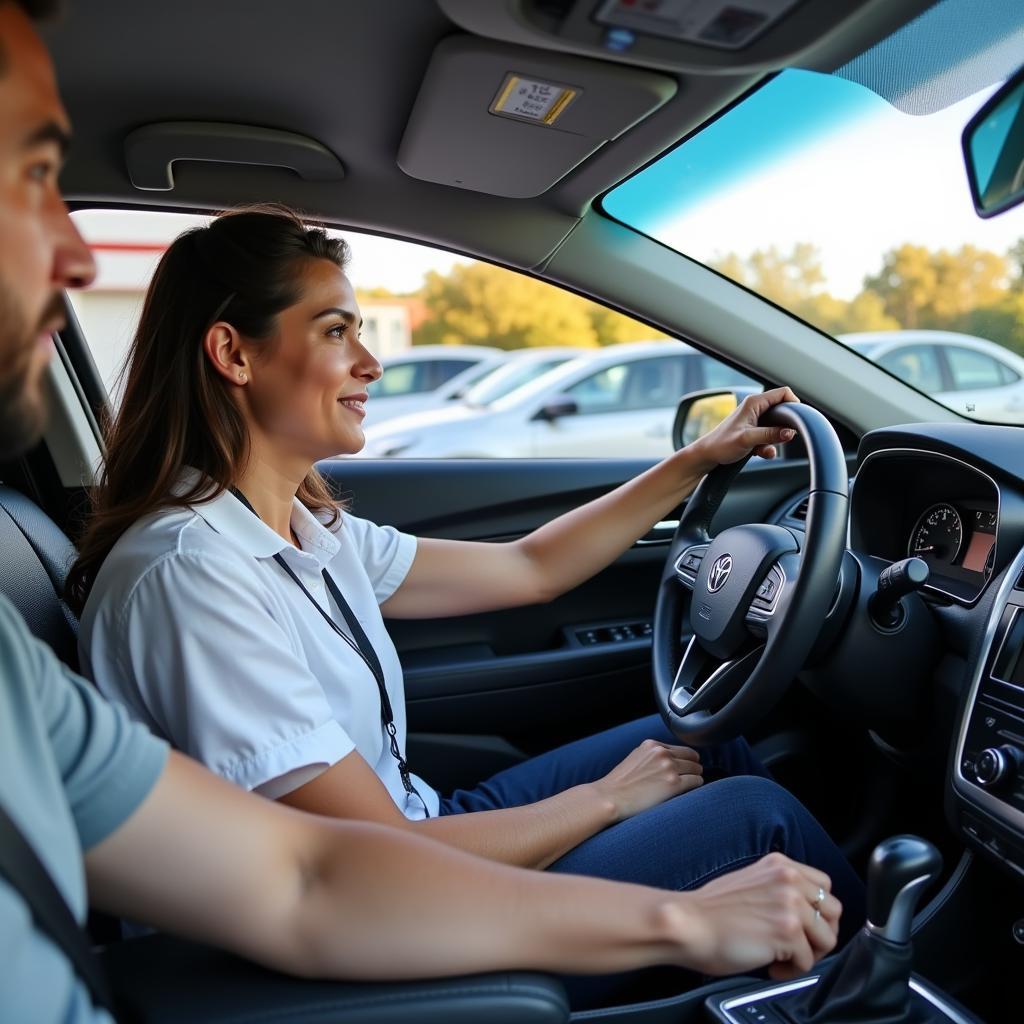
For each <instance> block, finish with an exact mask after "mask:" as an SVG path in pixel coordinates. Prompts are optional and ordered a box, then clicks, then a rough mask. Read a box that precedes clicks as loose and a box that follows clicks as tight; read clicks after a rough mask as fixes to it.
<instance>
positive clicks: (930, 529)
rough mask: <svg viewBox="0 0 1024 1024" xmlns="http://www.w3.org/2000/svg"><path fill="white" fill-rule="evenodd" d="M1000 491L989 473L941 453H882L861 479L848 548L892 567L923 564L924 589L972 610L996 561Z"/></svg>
mask: <svg viewBox="0 0 1024 1024" xmlns="http://www.w3.org/2000/svg"><path fill="white" fill-rule="evenodd" d="M999 513H1000V492H999V488H998V487H997V486H996V484H995V481H994V480H993V479H992V478H991V477H990V476H988V475H987V474H986V473H984V472H981V471H980V470H978V469H975V468H974V467H973V466H970V465H968V464H967V463H966V462H963V461H962V460H960V459H957V458H953V457H950V456H947V455H943V454H940V453H937V452H917V451H908V450H906V449H903V450H895V451H893V450H882V451H879V452H875V453H873V454H871V455H870V456H868V457H867V458H866V459H865V461H864V462H863V464H862V465H861V467H860V470H859V472H858V473H857V476H856V479H855V482H854V486H853V493H852V495H851V509H850V540H851V544H850V546H851V548H853V549H854V550H857V551H862V552H863V553H864V554H867V555H873V556H875V557H876V558H881V559H885V560H887V561H890V562H895V561H899V560H900V559H902V558H908V557H917V558H921V559H923V560H924V561H925V563H926V564H927V565H928V568H929V571H930V575H929V579H928V582H927V583H926V584H925V586H924V589H925V590H926V591H930V592H932V593H936V594H942V595H944V596H945V597H948V598H952V599H953V600H954V601H957V602H959V603H963V604H973V603H974V601H976V600H977V599H978V597H980V595H981V592H982V591H983V590H984V589H985V585H986V583H988V580H989V579H990V577H991V576H992V574H993V567H994V565H995V564H996V560H997V543H998V540H997V535H998V531H999Z"/></svg>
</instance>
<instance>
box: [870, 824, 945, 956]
mask: <svg viewBox="0 0 1024 1024" xmlns="http://www.w3.org/2000/svg"><path fill="white" fill-rule="evenodd" d="M941 870H942V854H940V853H939V851H938V850H937V849H936V848H935V847H934V846H933V845H932V844H931V843H929V842H928V841H927V840H926V839H919V838H918V837H917V836H910V835H903V836H893V837H892V838H890V839H886V840H885V841H884V842H881V843H879V844H878V845H877V846H876V847H875V849H874V852H873V853H872V854H871V860H870V861H869V862H868V924H867V927H868V930H869V931H871V932H872V933H873V934H875V935H878V936H881V937H882V938H883V939H888V940H889V941H890V942H896V943H906V942H909V941H910V925H911V922H912V921H913V919H914V911H915V910H916V908H917V903H918V900H919V899H920V898H921V894H922V893H923V892H924V890H925V889H927V888H928V886H929V885H930V884H931V883H932V882H933V881H934V880H935V879H936V878H937V877H938V875H939V872H940V871H941Z"/></svg>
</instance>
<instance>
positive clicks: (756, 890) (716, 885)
mask: <svg viewBox="0 0 1024 1024" xmlns="http://www.w3.org/2000/svg"><path fill="white" fill-rule="evenodd" d="M831 887H832V885H831V881H830V879H829V877H828V875H826V874H825V873H824V872H822V871H818V870H817V869H815V868H812V867H808V866H807V865H805V864H798V863H797V862H796V861H793V860H790V859H789V858H788V857H786V856H784V855H783V854H781V853H770V854H768V856H766V857H762V858H761V859H760V860H759V861H757V862H756V863H754V864H751V865H750V866H749V867H745V868H741V869H740V870H739V871H733V872H730V873H729V874H727V875H722V876H721V877H720V878H716V879H715V880H714V881H712V882H708V883H707V885H704V886H701V888H699V889H695V890H694V891H692V892H687V893H681V894H680V900H682V901H683V903H682V905H680V904H679V903H675V902H672V903H669V904H666V906H665V914H666V919H667V922H668V924H669V930H670V934H671V933H672V931H673V929H674V930H675V934H676V935H678V936H679V941H680V944H681V945H682V947H683V948H684V953H683V957H682V958H681V960H680V962H681V963H683V964H685V966H687V967H689V968H691V969H693V970H698V971H702V972H704V973H705V974H715V975H722V974H742V973H745V972H747V971H751V970H756V969H757V968H759V967H764V966H766V965H770V966H769V973H770V975H771V977H772V978H775V979H777V980H785V979H788V978H795V977H797V976H798V975H800V974H803V973H805V972H806V971H809V970H810V969H811V968H812V967H813V966H814V964H815V963H816V962H817V961H818V960H820V959H821V958H822V957H823V956H826V955H827V954H828V953H830V952H831V951H832V950H833V949H834V948H835V945H836V938H837V934H838V931H839V917H840V915H841V913H842V909H843V908H842V905H841V904H840V902H839V900H837V899H836V898H835V896H833V895H832V894H831ZM819 896H822V897H823V898H822V899H821V900H820V901H819V899H818V897H819Z"/></svg>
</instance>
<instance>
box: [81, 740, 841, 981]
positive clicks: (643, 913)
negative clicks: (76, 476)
mask: <svg viewBox="0 0 1024 1024" xmlns="http://www.w3.org/2000/svg"><path fill="white" fill-rule="evenodd" d="M86 875H87V879H88V884H89V894H90V899H91V902H92V903H93V905H94V906H96V907H99V908H101V909H104V910H107V911H109V912H111V913H114V914H119V915H122V916H125V917H130V918H133V919H135V920H139V921H144V922H146V923H148V924H151V925H154V926H156V927H157V928H160V929H162V930H166V931H170V932H175V933H177V934H179V935H183V936H186V937H188V938H192V939H195V940H198V941H201V942H208V943H212V944H214V945H217V946H222V947H224V948H225V949H230V950H232V951H234V952H237V953H240V954H241V955H243V956H247V957H250V958H251V959H253V960H256V961H258V962H261V963H264V964H267V965H268V966H271V967H275V968H277V969H279V970H284V971H288V972H290V973H294V974H298V975H302V976H306V977H332V978H359V979H390V978H411V977H431V976H443V975H452V974H461V973H466V972H477V971H489V970H498V969H511V970H522V969H527V970H528V969H533V970H549V971H550V970H554V971H563V972H581V973H602V972H609V971H623V970H629V969H632V968H637V967H643V966H647V965H651V964H659V963H670V964H678V965H681V966H685V967H690V968H692V969H694V970H699V971H704V972H707V973H712V974H728V973H735V972H740V971H749V970H753V969H756V968H758V967H761V966H764V965H766V964H771V965H772V967H771V971H772V974H773V976H775V977H779V978H781V977H787V976H791V975H795V974H798V973H801V972H803V971H806V970H809V969H810V968H811V966H812V965H813V963H814V961H815V960H816V959H818V958H819V957H821V956H824V955H825V954H826V953H828V952H829V951H830V950H831V949H832V948H833V947H834V945H835V941H836V931H837V924H838V919H839V914H840V911H841V907H840V906H839V903H838V901H837V900H836V899H835V897H833V896H831V895H827V896H826V898H825V900H824V901H823V902H822V904H821V916H820V917H816V916H815V914H814V905H813V904H814V901H815V900H816V898H817V893H818V887H819V886H821V887H822V888H824V889H825V890H826V893H827V892H828V890H829V879H828V877H827V876H826V875H824V874H822V873H821V872H820V871H816V870H815V869H813V868H809V867H804V866H802V865H798V864H795V863H794V862H792V861H790V860H788V859H787V858H785V857H783V856H782V855H781V854H771V855H769V856H768V857H766V858H764V859H763V860H761V861H759V862H758V863H757V864H754V865H751V866H750V867H748V868H744V869H743V870H742V871H737V872H734V873H733V874H731V875H727V876H725V877H724V878H720V879H718V880H716V881H715V882H712V883H711V884H709V885H706V886H704V887H703V888H701V889H699V890H697V891H695V892H692V893H668V892H661V891H659V890H655V889H648V888H645V887H643V886H636V885H623V884H620V883H615V882H606V881H603V880H600V879H593V878H576V877H572V876H568V875H552V874H546V873H543V872H537V871H520V870H517V869H515V868H510V867H507V866H505V865H501V864H495V863H493V862H491V861H486V860H483V859H481V858H478V857H472V856H469V855H468V854H465V853H461V852H459V851H457V850H452V849H449V848H446V847H445V846H443V845H441V844H440V843H434V842H431V841H430V840H428V839H424V838H422V837H418V836H412V835H408V834H406V833H402V832H399V831H397V830H394V829H390V828H386V827H383V826H380V825H373V824H368V823H366V822H339V821H331V820H329V819H325V818H318V817H316V816H314V815H306V814H300V813H298V812H296V811H292V810H290V809H288V808H284V807H281V806H279V805H276V804H273V803H271V802H270V801H268V800H263V799H261V798H259V797H255V796H253V795H251V794H247V793H244V792H243V791H242V790H240V789H238V788H237V787H235V786H231V785H229V784H228V783H225V782H223V781H222V780H220V779H217V778H215V777H214V776H212V775H210V773H208V772H206V771H205V770H204V769H202V768H201V767H199V766H198V765H196V764H194V763H192V762H189V761H188V759H187V758H184V757H182V756H181V755H179V754H172V755H171V758H170V760H169V762H168V765H167V768H166V769H165V770H164V773H163V775H162V776H161V778H160V781H159V782H158V783H157V785H156V787H155V788H154V790H153V792H152V793H151V794H150V795H149V797H147V799H146V800H145V801H144V802H143V804H142V806H141V807H140V808H139V809H138V810H137V811H136V812H135V813H134V814H133V815H132V816H131V818H129V819H128V821H127V822H125V823H124V824H123V825H122V826H121V827H120V828H119V829H117V830H116V831H115V832H114V833H113V834H112V835H110V836H108V837H107V838H106V839H104V840H103V841H102V842H101V843H99V844H98V845H97V846H95V847H93V848H92V849H91V850H90V851H89V852H88V853H87V855H86Z"/></svg>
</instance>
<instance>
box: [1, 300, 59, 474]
mask: <svg viewBox="0 0 1024 1024" xmlns="http://www.w3.org/2000/svg"><path fill="white" fill-rule="evenodd" d="M63 313H64V304H63V300H62V298H61V296H60V295H59V294H55V295H54V296H53V297H52V298H51V300H50V301H49V302H48V303H47V305H46V308H45V309H44V310H43V315H42V316H41V317H40V318H39V320H38V321H37V323H36V326H35V329H34V330H33V329H31V328H30V327H29V326H28V324H27V322H26V321H27V318H26V317H25V314H24V311H23V310H22V309H21V308H20V306H19V304H18V303H17V302H16V301H15V299H14V296H13V294H12V293H11V290H10V288H8V287H7V286H6V284H4V282H2V281H0V458H13V457H14V456H16V455H20V454H21V453H22V452H24V451H27V450H28V449H29V448H31V447H32V445H34V444H35V443H36V441H38V440H39V438H40V436H41V435H42V432H43V427H44V426H45V424H46V402H45V400H44V399H43V395H42V389H41V388H40V386H39V382H37V381H36V382H32V381H30V380H29V376H30V374H31V373H32V371H33V367H34V365H35V359H34V358H33V355H34V346H35V345H37V344H38V341H37V338H38V335H39V333H40V332H41V331H42V330H43V325H48V324H52V323H53V322H54V321H55V320H57V319H59V318H60V317H61V316H62V315H63ZM30 384H31V385H32V386H31V387H30Z"/></svg>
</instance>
